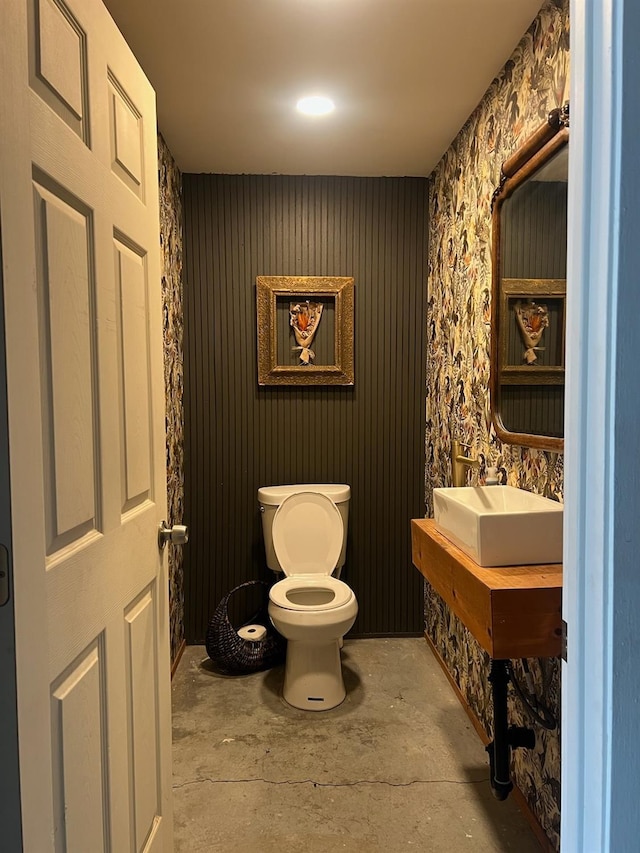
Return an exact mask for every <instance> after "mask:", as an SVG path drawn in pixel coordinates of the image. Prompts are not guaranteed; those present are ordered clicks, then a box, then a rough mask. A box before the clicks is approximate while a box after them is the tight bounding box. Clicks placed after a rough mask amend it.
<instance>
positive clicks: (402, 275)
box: [184, 175, 427, 642]
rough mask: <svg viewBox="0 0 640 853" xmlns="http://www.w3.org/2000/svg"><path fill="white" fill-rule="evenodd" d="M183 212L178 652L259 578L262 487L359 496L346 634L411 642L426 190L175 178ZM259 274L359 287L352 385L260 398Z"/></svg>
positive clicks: (418, 596) (388, 183)
mask: <svg viewBox="0 0 640 853" xmlns="http://www.w3.org/2000/svg"><path fill="white" fill-rule="evenodd" d="M184 205H185V342H186V358H185V411H186V436H185V453H186V473H185V518H187V519H188V521H189V525H190V530H191V539H190V542H189V547H188V548H187V549H185V562H186V565H185V597H186V634H187V640H188V641H190V642H194V641H202V639H203V636H204V631H205V628H206V624H207V620H208V617H209V615H210V614H211V612H212V611H213V609H214V607H215V605H216V604H217V602H218V601H219V600H220V599H221V598H222V596H223V595H224V594H225V593H226V592H227V591H228V590H230V589H231V588H232V587H234V586H235V585H237V584H238V583H240V582H241V581H245V580H247V579H250V578H254V577H263V578H267V579H268V574H267V569H266V568H265V562H264V553H263V546H262V534H261V529H260V515H259V512H258V506H257V500H256V491H257V489H258V487H259V486H261V485H266V484H279V483H289V482H298V483H301V482H314V481H315V482H346V483H349V484H350V485H351V487H352V489H353V498H352V505H351V507H352V513H351V519H350V535H349V545H348V551H347V565H346V569H345V574H344V577H345V579H346V580H347V582H348V583H349V584H350V585H351V586H352V587H353V589H354V591H355V593H356V595H357V597H358V601H359V604H360V613H359V616H358V622H357V623H356V626H355V629H354V631H355V632H356V633H358V634H394V633H399V634H401V633H421V632H422V629H423V615H422V580H421V578H420V575H419V573H418V572H416V570H415V569H414V568H413V566H412V564H411V549H410V535H409V530H410V528H409V520H410V519H411V518H412V517H417V516H421V515H423V514H424V500H423V482H422V471H424V399H425V382H424V365H425V321H424V318H425V315H426V306H425V301H426V271H425V258H426V226H427V222H426V218H427V181H426V180H425V179H421V178H340V177H285V176H216V175H185V176H184ZM258 275H263V276H265V275H266V276H269V275H313V276H353V277H354V279H355V386H354V387H352V388H351V387H344V386H334V387H326V386H315V387H307V388H298V387H288V386H267V387H258V384H257V369H256V345H257V342H256V321H255V315H256V305H255V281H256V276H258ZM285 315H286V310H285ZM279 320H283V323H284V325H283V331H285V328H286V322H287V320H286V316H284V317H282V318H279ZM323 345H324V344H323V343H322V342H321V341H319V342H318V348H319V349H320V347H321V346H323ZM320 352H323V351H322V350H320ZM283 355H284V354H283Z"/></svg>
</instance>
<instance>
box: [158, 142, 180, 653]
mask: <svg viewBox="0 0 640 853" xmlns="http://www.w3.org/2000/svg"><path fill="white" fill-rule="evenodd" d="M158 182H159V185H160V251H161V268H162V310H163V330H164V381H165V394H166V415H165V417H166V430H167V502H168V519H167V523H168V524H170V525H171V524H182V516H183V504H184V460H183V452H184V409H183V403H182V369H183V310H182V175H181V174H180V171H179V169H178V167H177V166H176V164H175V161H174V159H173V157H172V156H171V152H170V151H169V149H168V148H167V145H166V143H165V141H164V139H163V138H162V136H161V135H160V134H159V135H158ZM168 547H169V621H170V635H171V661H172V663H173V662H174V661H175V659H176V655H177V654H178V652H179V650H180V647H181V645H182V642H183V640H184V584H183V557H182V548H180V547H176V546H175V545H169V546H168Z"/></svg>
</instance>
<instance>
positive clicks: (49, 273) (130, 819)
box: [0, 0, 172, 853]
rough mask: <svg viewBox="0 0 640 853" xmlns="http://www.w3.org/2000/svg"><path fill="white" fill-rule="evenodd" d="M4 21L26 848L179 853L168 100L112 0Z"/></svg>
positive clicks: (22, 1)
mask: <svg viewBox="0 0 640 853" xmlns="http://www.w3.org/2000/svg"><path fill="white" fill-rule="evenodd" d="M0 29H1V30H2V32H3V53H2V56H1V57H0V76H1V78H2V79H3V86H2V87H1V88H2V91H1V93H0V106H1V109H2V114H1V116H0V118H1V119H2V127H3V131H4V129H5V128H6V129H7V132H6V133H4V132H3V134H2V138H1V139H0V154H1V157H0V217H1V221H2V224H3V229H2V241H3V244H2V250H3V251H2V254H3V285H4V302H5V312H6V320H7V322H6V326H7V333H6V354H7V397H8V406H9V445H10V466H11V478H10V493H9V496H8V497H9V499H10V506H11V518H12V533H13V566H14V578H13V581H14V599H13V604H14V607H15V642H16V685H17V707H18V722H19V727H18V728H19V740H18V747H19V756H20V790H21V800H22V827H23V836H24V849H25V850H26V851H28V853H29V851H33V853H46V851H48V850H55V851H56V853H58V851H68V853H75V852H76V851H77V853H89V851H90V853H93V851H101V850H108V851H114V853H125V852H126V851H142V850H153V851H157V850H165V851H170V850H171V848H172V815H171V788H170V784H171V768H170V694H169V641H168V602H167V590H168V582H167V576H166V562H165V560H164V559H163V555H162V553H161V552H160V551H159V549H158V544H157V528H158V525H159V523H160V521H161V520H162V519H163V518H164V517H165V515H166V470H165V450H164V446H165V436H164V379H163V365H162V304H161V282H160V266H159V216H158V194H157V143H156V125H155V100H154V95H153V91H152V90H151V87H150V86H149V84H148V81H147V80H146V79H145V77H144V75H143V74H142V72H141V70H140V68H139V66H138V65H137V63H136V62H135V59H134V58H133V56H132V54H131V53H130V52H129V50H128V48H126V45H124V42H123V40H122V37H121V36H120V34H119V32H118V31H117V29H116V27H115V25H114V24H113V22H112V21H111V19H110V17H109V16H108V14H107V12H106V10H105V9H104V7H103V6H102V4H101V3H100V2H98V0H66V2H63V0H4V2H3V3H1V4H0ZM4 36H6V41H5V38H4ZM5 81H6V84H7V85H4V83H5ZM0 488H2V486H0Z"/></svg>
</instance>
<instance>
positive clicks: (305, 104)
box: [296, 95, 335, 116]
mask: <svg viewBox="0 0 640 853" xmlns="http://www.w3.org/2000/svg"><path fill="white" fill-rule="evenodd" d="M296 109H297V110H298V112H301V113H304V114H305V115H307V116H323V115H326V114H327V113H330V112H332V111H333V110H334V109H335V104H334V103H333V101H332V100H331V98H325V97H323V96H322V95H312V96H310V97H308V98H300V100H299V101H298V103H297V104H296Z"/></svg>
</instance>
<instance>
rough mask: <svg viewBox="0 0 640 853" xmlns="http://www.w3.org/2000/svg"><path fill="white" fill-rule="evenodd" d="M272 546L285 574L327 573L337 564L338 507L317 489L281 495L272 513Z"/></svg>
mask: <svg viewBox="0 0 640 853" xmlns="http://www.w3.org/2000/svg"><path fill="white" fill-rule="evenodd" d="M272 533H273V548H274V550H275V552H276V557H277V558H278V562H279V563H280V565H281V566H282V570H283V572H284V573H285V575H287V576H288V577H291V576H292V575H311V574H319V575H330V574H331V572H332V571H333V570H334V569H335V567H336V566H337V565H338V559H339V557H340V552H341V550H342V537H343V534H344V526H343V524H342V516H341V515H340V510H339V509H338V507H337V506H336V505H335V504H334V502H333V501H332V500H331V499H330V498H328V497H327V496H326V495H321V494H320V493H319V492H298V494H295V495H291V496H290V497H288V498H285V499H284V500H283V501H282V503H281V504H280V506H279V507H278V509H277V510H276V513H275V515H274V517H273V528H272Z"/></svg>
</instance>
